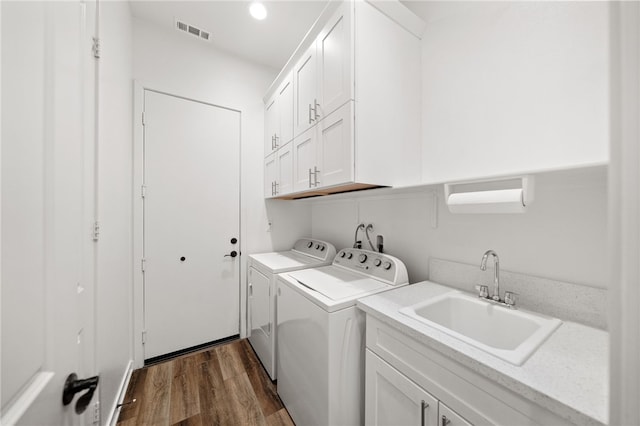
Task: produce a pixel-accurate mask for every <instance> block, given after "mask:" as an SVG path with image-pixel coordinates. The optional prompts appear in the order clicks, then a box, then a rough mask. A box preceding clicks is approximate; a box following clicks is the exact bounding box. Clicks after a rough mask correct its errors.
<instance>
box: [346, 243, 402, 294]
mask: <svg viewBox="0 0 640 426" xmlns="http://www.w3.org/2000/svg"><path fill="white" fill-rule="evenodd" d="M333 264H334V265H340V266H342V267H343V268H347V269H351V270H354V271H357V272H360V273H363V274H367V275H369V276H371V277H373V278H376V279H378V280H380V281H384V282H386V283H388V284H391V285H400V284H407V283H408V282H409V277H408V275H407V268H406V267H405V266H404V263H403V262H402V261H401V260H400V259H398V258H397V257H393V256H389V255H388V254H384V253H378V252H375V251H369V250H362V249H356V248H345V249H342V250H340V251H339V252H338V254H337V255H336V258H335V259H334V260H333Z"/></svg>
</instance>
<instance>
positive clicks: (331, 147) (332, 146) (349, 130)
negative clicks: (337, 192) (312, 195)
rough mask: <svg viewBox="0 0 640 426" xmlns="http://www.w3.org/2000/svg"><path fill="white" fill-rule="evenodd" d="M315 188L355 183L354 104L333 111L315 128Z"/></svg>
mask: <svg viewBox="0 0 640 426" xmlns="http://www.w3.org/2000/svg"><path fill="white" fill-rule="evenodd" d="M317 128H318V129H317V137H318V144H317V145H318V161H317V163H318V165H317V167H318V168H317V169H316V170H314V173H315V175H314V178H315V181H316V186H334V185H340V184H343V183H349V182H352V181H353V180H354V177H353V172H354V164H353V143H352V141H353V103H352V102H349V103H347V104H346V105H343V106H342V107H341V108H340V109H338V110H337V111H334V112H332V113H331V114H329V115H328V116H327V118H325V119H324V120H322V121H321V122H320V124H319V125H318V126H317Z"/></svg>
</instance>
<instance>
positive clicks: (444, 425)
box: [440, 414, 451, 426]
mask: <svg viewBox="0 0 640 426" xmlns="http://www.w3.org/2000/svg"><path fill="white" fill-rule="evenodd" d="M441 420H442V421H441V422H440V426H447V425H448V424H449V423H451V420H449V419H448V418H447V416H445V415H444V414H443V415H442V418H441Z"/></svg>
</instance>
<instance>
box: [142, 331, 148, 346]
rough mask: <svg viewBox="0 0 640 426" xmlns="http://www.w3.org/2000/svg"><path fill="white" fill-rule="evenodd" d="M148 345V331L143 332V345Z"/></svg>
mask: <svg viewBox="0 0 640 426" xmlns="http://www.w3.org/2000/svg"><path fill="white" fill-rule="evenodd" d="M145 343H147V330H145V331H143V332H142V344H143V345H144V344H145Z"/></svg>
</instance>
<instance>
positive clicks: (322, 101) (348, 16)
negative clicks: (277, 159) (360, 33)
mask: <svg viewBox="0 0 640 426" xmlns="http://www.w3.org/2000/svg"><path fill="white" fill-rule="evenodd" d="M350 6H353V5H352V4H351V3H349V2H345V3H342V5H341V6H340V8H339V9H338V10H337V11H336V13H335V14H334V15H333V16H332V17H331V19H329V22H328V23H327V25H325V27H324V28H323V29H322V31H321V32H320V34H319V36H318V38H317V39H316V52H317V66H318V80H317V84H318V87H317V90H318V104H317V105H316V108H317V111H316V113H317V114H316V115H317V116H318V118H323V117H326V116H327V115H329V114H331V113H332V112H333V111H335V110H336V109H338V108H339V107H340V106H342V105H343V104H344V103H345V102H347V101H349V100H351V99H353V32H352V27H353V24H352V19H353V15H354V14H353V13H349V7H350Z"/></svg>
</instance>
